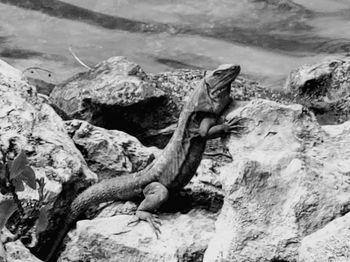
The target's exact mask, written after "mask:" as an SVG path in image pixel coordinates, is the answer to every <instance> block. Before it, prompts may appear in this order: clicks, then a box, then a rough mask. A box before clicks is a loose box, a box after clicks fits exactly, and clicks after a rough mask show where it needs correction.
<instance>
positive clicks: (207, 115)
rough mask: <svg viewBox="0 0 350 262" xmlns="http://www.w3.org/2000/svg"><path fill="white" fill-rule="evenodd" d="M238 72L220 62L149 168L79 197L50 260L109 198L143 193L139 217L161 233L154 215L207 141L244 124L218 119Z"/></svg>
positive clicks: (181, 183) (185, 177)
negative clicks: (73, 229) (76, 225)
mask: <svg viewBox="0 0 350 262" xmlns="http://www.w3.org/2000/svg"><path fill="white" fill-rule="evenodd" d="M239 72H240V66H238V65H221V66H220V67H218V68H217V69H216V70H214V71H212V72H211V73H208V74H207V75H206V76H205V77H204V78H203V80H202V81H201V82H200V84H199V85H198V86H197V87H196V88H195V90H194V91H193V93H192V95H191V96H190V97H189V99H188V101H187V103H186V104H185V106H184V108H183V110H182V112H181V114H180V117H179V121H178V125H177V128H176V130H175V132H174V134H173V136H172V138H171V139H170V141H169V143H168V145H167V146H166V147H165V149H164V150H163V151H162V153H161V155H160V156H159V157H158V158H157V159H155V160H154V161H153V162H152V163H151V164H150V165H149V166H148V167H146V168H145V169H143V170H141V171H140V172H137V173H133V174H129V175H125V176H121V177H115V178H111V179H107V180H103V181H101V182H99V183H97V184H94V185H92V186H91V187H89V188H87V189H86V190H85V191H83V192H82V193H81V194H80V195H78V197H77V198H76V199H75V200H74V201H73V202H72V204H71V206H70V212H69V214H68V216H67V219H66V220H65V224H64V227H63V229H62V230H61V231H60V232H59V235H58V236H57V238H56V242H55V243H54V245H53V248H52V250H51V251H50V254H49V255H48V256H47V258H46V260H45V261H46V262H52V261H55V257H56V255H57V251H58V248H59V247H60V245H61V243H62V241H63V239H64V237H65V235H66V233H67V232H68V231H69V229H70V228H71V226H72V225H73V224H74V223H75V222H76V220H77V218H78V216H79V215H80V214H81V213H82V212H83V211H85V210H86V209H87V208H88V207H89V206H91V205H94V204H95V205H96V204H99V203H103V202H107V201H113V200H134V199H137V198H140V197H144V199H143V201H142V202H141V203H140V205H139V206H138V208H137V210H136V217H137V218H138V221H142V220H143V221H147V222H148V223H149V224H150V225H151V227H152V229H153V230H154V232H155V233H156V235H157V237H158V234H159V233H160V230H159V225H160V222H159V220H158V218H157V217H156V216H155V215H154V214H152V213H153V212H154V211H156V210H157V209H158V208H159V207H160V206H161V205H162V204H163V203H164V202H165V201H166V200H167V199H168V195H169V192H172V191H175V190H179V189H181V188H182V187H184V186H185V185H186V184H187V183H188V182H189V181H190V180H191V178H192V177H193V175H194V174H195V172H196V170H197V167H198V165H199V163H200V161H201V159H202V154H203V152H204V149H205V145H206V141H207V139H211V138H216V137H220V136H223V135H224V134H227V133H230V132H239V129H240V128H241V127H242V126H240V125H239V122H240V121H241V119H239V118H237V119H235V118H234V119H231V120H230V121H226V122H222V123H219V120H220V119H221V114H222V112H223V110H224V109H225V108H226V107H227V106H228V105H229V104H230V103H231V98H230V89H231V83H232V82H233V81H234V80H235V78H236V77H237V75H238V74H239Z"/></svg>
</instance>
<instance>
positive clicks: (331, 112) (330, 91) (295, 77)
mask: <svg viewBox="0 0 350 262" xmlns="http://www.w3.org/2000/svg"><path fill="white" fill-rule="evenodd" d="M285 88H286V91H288V92H290V93H292V94H293V95H294V101H295V102H298V103H301V104H303V105H305V106H307V107H308V108H310V109H311V110H312V111H314V113H316V115H317V117H318V119H319V120H320V122H321V123H323V124H336V123H342V122H344V121H347V120H349V119H350V57H349V56H348V57H339V58H327V59H325V60H324V61H321V62H320V63H316V64H312V65H304V66H301V67H299V68H297V69H295V70H293V71H292V72H291V73H290V75H289V77H288V79H287V82H286V85H285Z"/></svg>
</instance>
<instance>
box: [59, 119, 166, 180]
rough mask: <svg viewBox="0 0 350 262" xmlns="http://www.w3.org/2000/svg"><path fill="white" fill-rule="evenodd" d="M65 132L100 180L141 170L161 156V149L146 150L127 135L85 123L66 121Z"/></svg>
mask: <svg viewBox="0 0 350 262" xmlns="http://www.w3.org/2000/svg"><path fill="white" fill-rule="evenodd" d="M66 128H67V130H68V133H69V135H70V136H71V138H72V139H73V141H74V143H75V145H76V146H77V147H78V148H79V149H80V151H81V152H82V153H83V155H84V157H85V160H86V162H87V164H88V166H89V168H90V169H91V170H92V171H94V172H96V173H97V174H98V176H99V179H106V178H111V177H115V176H118V175H122V174H126V173H133V172H137V171H139V170H142V169H144V168H145V167H146V166H147V165H148V164H149V163H151V162H152V161H153V160H154V158H155V157H156V156H157V155H158V154H159V153H160V150H159V149H158V148H156V147H144V146H143V145H142V144H141V143H140V142H139V141H138V140H137V139H136V138H134V137H132V136H130V135H128V134H127V133H124V132H122V131H117V130H107V129H104V128H101V127H96V126H93V125H91V124H89V123H88V122H86V121H81V120H72V121H66Z"/></svg>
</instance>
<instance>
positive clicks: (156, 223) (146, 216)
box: [128, 211, 161, 239]
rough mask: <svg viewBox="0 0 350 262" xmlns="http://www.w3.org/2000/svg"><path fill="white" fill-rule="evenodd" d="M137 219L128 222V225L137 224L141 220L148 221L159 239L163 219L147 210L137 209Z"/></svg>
mask: <svg viewBox="0 0 350 262" xmlns="http://www.w3.org/2000/svg"><path fill="white" fill-rule="evenodd" d="M136 216H137V219H136V220H134V221H131V222H129V223H128V226H136V225H138V224H139V223H140V221H146V222H148V224H149V225H150V226H151V228H152V230H153V232H154V233H155V234H156V237H157V239H158V238H159V234H160V233H161V232H160V228H159V227H160V226H161V221H160V220H159V217H158V216H157V215H155V214H151V213H149V212H146V211H136Z"/></svg>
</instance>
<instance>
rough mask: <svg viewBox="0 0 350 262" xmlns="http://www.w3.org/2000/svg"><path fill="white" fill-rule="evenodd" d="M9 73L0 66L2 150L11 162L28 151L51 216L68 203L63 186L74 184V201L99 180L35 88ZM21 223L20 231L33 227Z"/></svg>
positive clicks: (31, 196) (30, 193) (29, 195)
mask: <svg viewBox="0 0 350 262" xmlns="http://www.w3.org/2000/svg"><path fill="white" fill-rule="evenodd" d="M1 64H3V62H1ZM3 68H5V69H6V70H5V69H4V70H3ZM10 69H11V67H10V66H9V65H7V66H6V67H5V66H1V71H0V146H1V147H2V149H3V150H4V151H7V155H8V156H9V157H12V158H13V157H15V155H16V154H18V153H19V152H20V150H24V151H25V153H26V155H27V156H28V160H29V165H30V166H31V167H32V168H33V170H34V171H35V175H36V178H37V179H40V178H42V179H44V182H45V186H44V192H43V193H44V196H45V199H44V200H45V201H47V202H48V203H50V204H53V206H54V208H51V209H50V212H49V215H51V214H53V212H54V211H56V209H55V207H57V204H58V203H61V204H60V205H63V206H64V205H67V201H68V202H69V198H64V199H62V198H60V194H61V191H62V185H63V184H64V185H70V184H71V185H72V184H73V186H72V191H71V192H70V196H71V197H74V195H75V194H76V192H77V191H79V190H80V188H79V186H81V187H83V186H86V184H87V183H89V182H88V181H93V180H96V179H97V176H96V174H95V173H93V172H92V171H91V170H90V169H89V168H88V166H87V164H86V162H85V160H84V158H83V156H82V154H81V153H80V152H79V150H78V149H77V148H76V147H75V145H74V143H73V141H72V140H71V138H70V137H69V135H68V134H67V132H66V130H65V124H64V122H63V120H62V119H61V118H60V117H59V116H58V115H57V114H56V113H55V111H54V110H53V109H52V108H51V107H50V106H49V105H48V104H46V103H44V102H42V100H41V99H40V98H39V97H38V96H37V92H36V89H35V88H34V87H33V86H31V85H28V84H27V83H26V82H24V81H22V80H20V77H21V75H20V74H17V73H16V70H15V69H11V70H10ZM9 70H10V71H12V73H9ZM1 157H2V156H1ZM18 195H19V197H20V198H21V199H24V202H25V203H27V202H28V203H30V202H31V201H34V202H35V201H37V200H38V198H39V194H38V191H37V190H33V189H31V188H29V187H27V186H26V187H25V190H24V192H19V193H18ZM51 207H52V206H51ZM18 222H19V223H24V224H22V225H21V226H20V227H23V226H24V227H25V226H27V227H30V226H33V224H31V225H29V224H26V221H23V220H19V221H18ZM12 228H14V229H16V228H19V226H18V225H17V226H16V225H13V227H12Z"/></svg>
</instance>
